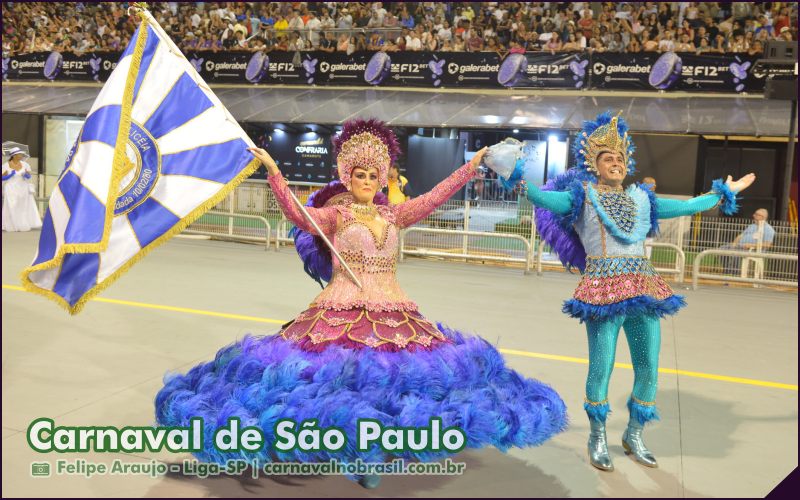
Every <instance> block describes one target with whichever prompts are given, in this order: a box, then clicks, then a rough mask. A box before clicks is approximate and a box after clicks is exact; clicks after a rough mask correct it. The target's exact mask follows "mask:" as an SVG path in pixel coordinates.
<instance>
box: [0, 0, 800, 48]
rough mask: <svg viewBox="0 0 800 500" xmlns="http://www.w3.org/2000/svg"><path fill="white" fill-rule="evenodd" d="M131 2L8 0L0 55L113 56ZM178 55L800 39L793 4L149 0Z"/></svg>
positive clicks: (121, 44)
mask: <svg viewBox="0 0 800 500" xmlns="http://www.w3.org/2000/svg"><path fill="white" fill-rule="evenodd" d="M128 5H129V4H128V3H126V2H122V3H116V2H101V3H93V2H76V3H66V2H58V3H57V2H8V3H6V2H4V3H3V54H4V57H5V56H7V55H14V54H22V53H27V52H41V51H52V50H57V51H60V52H76V53H84V52H93V51H121V50H122V49H124V48H125V46H126V45H127V43H128V42H129V40H130V37H131V35H132V34H133V32H134V30H135V28H136V24H135V18H133V17H131V16H130V15H129V13H128ZM148 6H149V7H148V8H149V9H150V11H151V12H152V13H153V16H154V17H155V18H156V20H158V22H159V23H160V24H161V25H162V26H163V27H164V29H165V31H166V32H167V33H169V34H170V36H171V37H172V38H173V40H175V42H176V43H177V44H178V45H179V46H180V47H181V48H182V49H183V50H184V51H185V52H191V51H197V50H212V51H258V50H263V51H272V50H283V51H299V50H322V51H326V52H334V51H338V52H347V53H351V52H354V51H359V50H385V51H401V50H417V51H419V50H426V51H459V52H461V51H466V52H480V51H493V52H497V53H498V54H500V55H501V56H503V55H505V54H508V53H514V52H526V51H548V52H552V53H555V52H559V51H581V50H588V51H598V52H602V51H607V52H667V51H675V52H694V53H698V54H715V53H716V54H720V53H747V54H750V55H757V54H759V53H761V52H762V51H763V48H764V43H765V42H767V41H768V40H775V39H781V40H797V3H795V2H759V3H755V2H733V3H725V2H571V3H567V2H208V3H204V2H153V3H148Z"/></svg>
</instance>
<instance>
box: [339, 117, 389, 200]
mask: <svg viewBox="0 0 800 500" xmlns="http://www.w3.org/2000/svg"><path fill="white" fill-rule="evenodd" d="M333 148H334V152H335V153H336V163H337V165H338V168H339V180H341V181H342V184H344V185H345V187H347V189H350V176H351V174H352V172H353V168H355V167H361V168H364V169H367V170H369V169H370V168H376V169H377V170H378V180H379V181H380V183H381V187H385V186H386V185H387V184H388V183H389V179H388V176H389V166H390V165H391V164H392V162H393V161H395V160H396V159H397V157H398V156H399V154H400V144H399V143H398V142H397V136H395V135H394V132H392V129H390V128H389V127H388V126H386V124H385V123H384V122H382V121H380V120H377V119H375V118H370V119H368V120H364V119H362V118H356V119H354V120H349V121H347V122H345V123H344V125H343V126H342V132H341V133H340V134H339V135H338V136H336V137H334V139H333Z"/></svg>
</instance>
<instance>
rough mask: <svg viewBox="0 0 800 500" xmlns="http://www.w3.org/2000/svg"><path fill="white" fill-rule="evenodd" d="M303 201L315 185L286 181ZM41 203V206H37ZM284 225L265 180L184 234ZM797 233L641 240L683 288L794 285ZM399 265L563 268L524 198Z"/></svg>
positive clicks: (687, 221) (665, 230) (411, 238)
mask: <svg viewBox="0 0 800 500" xmlns="http://www.w3.org/2000/svg"><path fill="white" fill-rule="evenodd" d="M290 186H291V189H292V190H293V191H294V192H295V194H296V195H297V196H298V198H299V199H300V201H301V202H305V201H306V200H307V198H308V196H309V195H310V194H311V193H312V192H314V191H315V190H316V189H318V188H319V184H312V183H290ZM38 201H45V200H38ZM291 228H292V224H291V223H290V222H289V221H287V220H286V219H285V218H284V217H283V214H282V213H281V211H280V208H279V207H278V205H277V202H276V200H275V197H274V195H273V193H272V191H271V189H270V187H269V184H267V183H266V182H264V181H247V182H244V183H242V184H241V185H240V186H239V187H238V188H237V189H236V190H235V191H234V192H233V193H231V195H230V196H229V197H227V198H226V199H225V200H223V201H222V202H221V203H219V204H218V205H217V207H216V208H215V210H213V211H210V212H207V213H206V214H204V215H203V216H202V217H201V218H200V219H198V220H197V221H195V223H193V224H192V225H191V226H189V228H188V229H187V232H195V233H198V232H199V233H202V234H205V235H210V236H218V237H221V238H224V239H230V240H241V241H249V242H253V241H256V242H263V243H264V244H265V246H266V247H267V248H268V247H269V246H270V245H271V244H272V242H274V244H275V249H276V250H277V249H279V248H280V245H281V244H291V243H293V240H292V238H290V237H289V231H290V229H291ZM797 233H798V228H797V225H796V224H793V223H791V222H789V221H768V222H762V223H757V222H755V221H754V220H749V219H733V218H728V217H706V216H701V215H695V216H693V217H679V218H675V219H667V220H662V221H660V234H659V235H658V236H657V237H656V238H654V239H648V240H647V241H646V242H645V248H646V249H647V252H648V255H649V256H650V258H651V260H652V262H653V265H654V267H655V268H656V270H658V271H659V272H660V273H662V274H665V275H669V276H673V277H674V279H675V280H676V281H677V282H683V281H684V280H685V279H686V278H687V276H690V277H691V278H690V279H691V280H692V284H693V285H694V286H697V283H698V281H699V280H701V279H702V280H709V281H731V282H742V283H750V284H753V285H754V286H759V285H772V286H786V287H793V288H796V287H797V283H798V279H797V276H798V262H797V249H798V246H797V244H798V241H797ZM399 253H400V259H401V260H402V259H403V258H404V257H405V256H436V257H439V258H443V259H445V260H456V261H462V262H463V261H482V262H497V263H505V264H507V265H513V266H521V267H522V268H523V270H524V272H525V273H527V272H529V271H530V270H531V269H533V268H535V269H536V272H537V273H538V274H541V273H542V272H543V270H544V268H548V269H551V270H563V266H562V264H561V262H560V261H559V260H558V258H557V256H556V255H555V254H554V253H553V252H552V249H551V248H550V247H549V246H548V245H547V244H546V243H544V242H543V241H542V240H541V238H540V236H539V234H538V233H537V231H536V227H535V224H534V221H533V207H532V205H531V204H530V203H529V202H528V201H527V200H524V199H523V200H520V201H518V202H512V201H509V200H496V201H487V200H486V199H481V200H477V201H470V200H466V201H459V200H449V201H447V202H446V203H444V204H443V205H442V206H440V207H438V209H437V210H436V211H434V212H433V213H432V214H430V215H429V216H428V217H426V218H425V219H423V220H421V221H420V222H418V223H417V224H415V225H414V226H412V227H410V228H407V229H406V230H404V231H402V233H401V235H400V248H399Z"/></svg>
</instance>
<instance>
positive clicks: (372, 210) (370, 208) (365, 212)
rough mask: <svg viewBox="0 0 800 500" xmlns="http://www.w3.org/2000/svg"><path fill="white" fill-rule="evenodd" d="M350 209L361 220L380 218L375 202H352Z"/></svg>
mask: <svg viewBox="0 0 800 500" xmlns="http://www.w3.org/2000/svg"><path fill="white" fill-rule="evenodd" d="M350 210H351V211H352V212H353V217H355V218H356V220H358V221H359V222H364V223H368V222H372V221H374V220H375V219H376V218H378V209H377V208H376V207H375V204H374V203H364V204H362V203H352V204H351V205H350Z"/></svg>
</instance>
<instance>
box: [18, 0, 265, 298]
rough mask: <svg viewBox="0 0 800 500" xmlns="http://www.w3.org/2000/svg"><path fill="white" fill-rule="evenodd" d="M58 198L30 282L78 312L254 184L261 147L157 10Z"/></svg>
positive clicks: (106, 91) (87, 127) (131, 48)
mask: <svg viewBox="0 0 800 500" xmlns="http://www.w3.org/2000/svg"><path fill="white" fill-rule="evenodd" d="M139 17H140V18H141V20H142V22H141V23H140V25H139V27H138V29H137V31H136V33H135V35H134V37H133V38H132V40H131V43H130V44H129V45H128V47H127V48H126V49H125V52H123V54H122V57H121V58H120V61H119V63H118V64H117V66H116V68H115V69H114V71H113V73H112V74H111V76H110V77H109V79H108V81H107V82H106V84H105V85H104V86H103V88H102V89H101V91H100V94H99V95H98V96H97V99H96V100H95V102H94V104H93V105H92V108H91V109H90V110H89V114H88V115H87V117H86V121H85V123H84V125H83V128H82V129H81V132H80V134H79V137H78V139H77V141H76V142H75V144H74V145H73V146H72V149H71V150H70V152H69V154H68V155H67V161H66V165H65V167H64V170H63V171H62V173H61V175H60V176H59V179H58V181H57V184H56V186H55V187H54V189H53V192H52V194H51V195H50V200H49V203H48V208H47V212H46V214H45V217H44V221H43V225H42V234H41V236H40V239H39V246H38V250H37V253H36V256H35V257H34V260H33V263H32V264H31V266H30V267H28V268H26V269H25V270H24V271H23V272H22V283H23V286H24V287H25V288H26V289H27V290H29V291H32V292H35V293H38V294H41V295H44V296H46V297H49V298H51V299H53V300H55V301H56V302H58V303H59V304H60V305H62V306H63V307H65V308H66V309H67V310H68V311H69V312H70V313H71V314H75V313H77V312H79V311H80V310H81V309H82V308H83V306H84V305H85V303H86V301H88V300H89V299H90V298H91V297H92V296H94V295H96V294H97V293H99V292H100V291H101V290H103V289H104V288H105V287H107V286H108V285H110V284H111V283H113V282H114V281H115V280H116V279H117V278H118V277H119V276H120V275H121V274H122V273H124V272H125V271H126V270H127V269H128V268H130V267H131V266H132V265H133V264H134V263H136V262H137V261H138V260H139V259H141V258H142V257H143V256H144V255H146V254H147V253H148V252H149V251H151V250H152V249H153V248H155V247H157V246H158V245H160V244H161V243H164V242H165V241H167V240H168V239H169V238H171V237H172V236H173V235H175V234H177V233H179V232H181V231H182V230H183V229H185V228H186V227H187V226H188V225H189V224H191V223H192V222H193V221H195V220H196V219H197V218H198V217H200V216H201V215H202V214H203V213H204V212H206V211H207V210H209V209H210V208H212V207H214V206H215V205H216V204H217V203H219V202H220V201H221V200H222V199H224V198H225V197H226V196H227V195H228V194H229V193H230V192H231V191H232V190H233V189H234V188H235V187H236V186H237V185H238V184H239V183H241V182H242V181H243V180H244V179H246V178H247V177H249V176H250V175H251V174H252V173H253V172H254V171H255V169H256V168H258V161H257V160H255V159H254V158H253V156H252V155H251V154H250V152H249V151H247V148H249V147H253V146H254V144H253V142H252V141H251V140H250V138H249V137H248V136H247V134H246V133H245V132H244V130H242V128H241V127H240V126H239V124H238V123H237V122H236V120H235V119H234V118H233V117H232V116H231V115H230V113H229V112H228V110H227V109H225V107H224V106H223V105H222V103H221V102H220V100H219V99H218V98H217V96H216V95H214V93H213V92H212V91H211V89H210V88H209V87H208V85H206V83H205V82H204V81H203V79H202V78H201V77H200V75H199V74H198V73H197V71H196V70H195V68H194V67H193V66H192V64H191V63H190V62H189V61H188V60H186V58H185V57H184V56H183V54H181V52H180V50H179V49H178V48H177V47H176V46H175V44H174V43H173V42H172V41H171V40H170V39H169V37H168V36H167V35H166V34H165V33H164V31H163V30H162V29H161V27H160V26H159V25H158V23H157V22H156V21H155V20H154V19H153V18H152V16H151V15H150V14H149V13H148V12H147V11H144V10H143V11H141V12H139Z"/></svg>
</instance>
